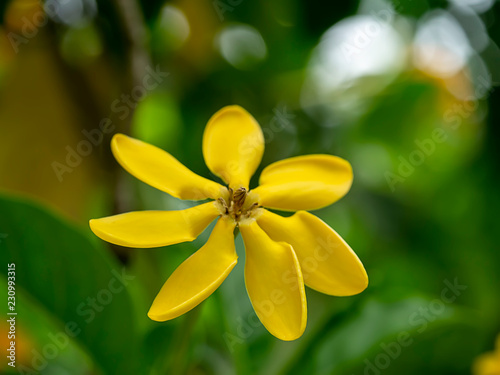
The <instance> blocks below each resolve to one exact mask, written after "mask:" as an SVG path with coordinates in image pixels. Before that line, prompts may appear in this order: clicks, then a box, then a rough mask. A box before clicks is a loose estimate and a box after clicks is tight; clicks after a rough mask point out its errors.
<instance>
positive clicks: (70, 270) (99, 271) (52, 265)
mask: <svg viewBox="0 0 500 375" xmlns="http://www.w3.org/2000/svg"><path fill="white" fill-rule="evenodd" d="M0 212H2V215H1V216H0V233H3V239H2V241H1V243H0V249H1V251H0V261H1V262H0V263H1V264H2V268H1V270H0V273H3V274H5V275H6V274H7V267H6V265H7V264H10V263H15V269H16V285H18V286H19V287H21V288H22V289H23V290H25V291H26V293H27V294H29V295H30V298H31V299H32V300H33V301H36V303H37V304H38V305H39V306H42V307H43V308H44V309H45V310H46V311H47V312H48V313H49V314H51V315H53V316H54V320H58V321H60V322H62V324H63V325H66V324H68V323H71V322H74V323H75V324H76V325H77V327H78V328H79V329H80V330H81V331H80V332H79V334H78V335H77V337H76V340H78V341H79V342H80V343H81V344H82V346H83V347H85V349H86V351H87V352H88V353H90V355H91V356H92V358H93V360H94V361H95V363H96V364H97V366H99V367H101V368H102V369H103V370H104V372H105V373H117V374H137V371H136V370H137V362H138V355H137V353H138V350H137V343H138V339H137V334H136V330H135V327H134V320H133V310H132V303H131V299H130V296H129V293H128V291H127V285H129V284H130V283H133V282H134V280H133V278H134V277H133V276H130V275H129V274H128V273H127V272H126V270H125V269H124V268H123V267H122V266H120V265H119V264H118V262H117V261H116V260H115V259H114V258H113V257H111V256H110V255H109V254H108V253H106V251H104V249H102V248H101V247H98V246H96V245H95V244H94V243H92V242H91V241H90V239H89V237H90V235H89V236H85V235H84V234H83V233H81V232H80V231H79V230H78V229H76V228H74V227H73V226H71V225H69V224H68V223H65V222H64V221H63V220H62V219H61V218H59V217H57V216H56V215H54V214H53V213H51V212H48V211H47V210H46V209H44V208H42V207H40V206H38V205H37V204H34V203H31V202H27V201H24V200H20V199H12V198H7V197H5V196H0ZM127 278H128V279H127ZM18 298H22V297H21V296H19V297H18ZM63 328H64V327H61V329H63Z"/></svg>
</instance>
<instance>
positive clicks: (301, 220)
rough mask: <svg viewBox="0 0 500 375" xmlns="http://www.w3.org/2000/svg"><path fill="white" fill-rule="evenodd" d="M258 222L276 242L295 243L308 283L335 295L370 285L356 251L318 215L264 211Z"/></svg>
mask: <svg viewBox="0 0 500 375" xmlns="http://www.w3.org/2000/svg"><path fill="white" fill-rule="evenodd" d="M257 222H258V224H259V225H260V226H261V228H262V229H263V230H264V231H265V232H266V233H267V234H268V235H269V237H271V238H272V239H273V240H274V241H284V242H287V243H289V244H290V245H292V247H293V250H294V251H295V254H297V258H298V260H299V263H300V267H301V269H302V274H303V276H304V281H305V283H306V285H307V286H309V287H311V288H313V289H315V290H317V291H319V292H322V293H325V294H330V295H334V296H351V295H354V294H358V293H361V292H362V291H363V290H365V289H366V287H367V286H368V276H367V274H366V271H365V269H364V267H363V264H362V263H361V261H360V260H359V258H358V257H357V256H356V254H355V253H354V251H352V249H351V248H350V247H349V245H348V244H347V243H346V242H345V241H344V240H343V239H342V237H340V236H339V235H338V234H337V232H335V231H334V230H333V229H332V228H330V227H329V226H328V225H327V224H326V223H325V222H324V221H322V220H320V219H319V218H317V217H316V216H314V215H312V214H310V213H308V212H305V211H299V212H297V213H295V214H294V215H293V216H290V217H286V218H285V217H281V216H279V215H276V214H274V213H272V212H269V211H267V210H264V213H263V214H262V215H261V216H260V217H259V218H258V219H257Z"/></svg>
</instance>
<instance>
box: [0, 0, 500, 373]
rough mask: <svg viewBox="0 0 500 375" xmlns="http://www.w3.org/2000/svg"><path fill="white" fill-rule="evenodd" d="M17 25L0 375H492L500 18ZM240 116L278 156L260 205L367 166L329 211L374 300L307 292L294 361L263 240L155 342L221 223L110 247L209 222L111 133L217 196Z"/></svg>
mask: <svg viewBox="0 0 500 375" xmlns="http://www.w3.org/2000/svg"><path fill="white" fill-rule="evenodd" d="M0 11H1V14H2V25H1V26H0V189H1V193H0V259H1V265H0V267H1V268H0V284H1V285H2V287H1V288H2V290H5V291H7V281H6V280H7V278H6V277H7V264H10V263H15V264H16V277H17V280H16V293H17V294H16V297H17V302H16V303H17V305H16V309H17V310H16V311H17V312H18V316H17V326H16V327H17V334H16V348H17V358H16V360H17V362H16V365H17V367H16V369H14V370H13V369H12V368H10V367H9V366H8V365H7V362H8V360H7V359H6V358H5V355H4V354H5V352H6V349H7V348H8V345H10V344H9V341H10V340H8V339H7V330H8V329H9V326H8V324H7V315H6V313H7V306H6V304H4V303H3V302H2V306H4V312H3V313H2V314H4V317H3V318H2V319H1V321H0V342H1V343H2V350H3V353H4V354H3V355H2V362H1V364H0V365H1V367H0V372H2V373H13V374H17V373H21V374H32V373H41V374H74V375H78V374H217V375H219V374H346V375H354V374H356V375H357V374H359V375H361V374H368V375H378V374H419V375H420V374H423V373H428V374H441V375H443V374H470V373H471V366H472V364H473V362H474V359H475V358H476V357H477V356H478V355H480V354H481V353H484V352H486V351H489V350H492V349H493V344H494V339H495V336H496V335H497V333H498V332H500V314H499V311H500V309H499V307H500V298H499V287H500V273H499V265H500V253H499V250H498V249H499V247H498V243H499V241H500V221H499V220H498V212H499V210H500V196H499V194H498V192H499V188H500V177H499V175H500V168H499V161H500V157H499V156H500V151H499V150H500V147H498V144H497V142H498V140H499V139H500V138H499V135H500V132H499V128H498V126H499V123H500V105H499V103H500V102H499V99H500V93H499V91H498V89H497V86H496V82H499V81H500V50H499V48H498V46H497V43H498V42H500V22H499V20H498V18H499V17H500V5H499V4H498V3H497V2H495V1H494V0H453V1H451V0H450V1H445V0H440V1H438V0H436V1H434V0H420V1H411V0H404V1H403V0H402V1H393V2H389V1H382V0H363V1H360V2H358V1H346V2H338V3H337V2H320V1H306V0H294V1H291V0H289V1H285V0H274V1H264V0H259V1H250V0H216V1H211V0H179V1H166V2H164V1H158V0H150V1H138V0H114V1H95V0H51V1H46V2H45V3H40V2H39V1H33V0H12V1H3V2H2V3H1V7H0ZM152 71H153V72H156V73H151V72H152ZM148 75H149V76H151V77H153V79H149V81H148V84H147V85H144V81H143V80H144V77H146V76H148ZM152 83H156V84H152ZM153 86H154V87H153ZM230 104H239V105H241V106H243V107H244V108H246V109H247V110H248V111H249V112H250V113H252V114H253V116H254V117H255V118H256V119H257V120H258V121H259V123H260V125H261V126H262V128H263V130H264V134H265V137H266V151H265V154H264V158H263V162H262V164H261V167H260V169H259V170H258V172H257V174H256V176H254V178H253V179H252V186H256V183H257V180H258V175H259V173H260V171H261V170H262V168H263V167H265V166H266V165H268V164H270V163H272V162H274V161H277V160H280V159H283V158H287V157H291V156H296V155H303V154H310V153H327V154H333V155H338V156H341V157H343V158H346V159H347V160H349V161H350V162H351V163H352V165H353V169H354V184H353V187H352V190H351V192H350V193H349V194H348V195H347V196H346V197H345V198H343V199H342V200H341V201H340V202H338V203H336V204H334V205H333V206H331V207H328V208H325V209H322V210H320V211H317V212H315V213H316V214H317V215H318V216H319V217H321V218H322V219H323V220H325V221H326V222H327V223H328V224H330V225H331V226H332V227H333V228H334V229H335V230H337V231H338V232H339V233H340V234H341V235H342V236H343V237H344V238H345V240H346V241H347V242H348V243H349V244H350V245H351V247H352V248H353V249H354V250H355V251H356V253H357V254H358V255H359V257H360V258H361V260H362V261H363V263H364V265H365V267H366V269H367V272H368V275H369V277H370V285H369V287H368V289H367V290H366V291H365V292H363V293H362V294H360V295H358V296H353V297H342V298H339V297H330V296H325V295H322V294H319V293H317V292H315V291H313V290H310V289H307V298H308V311H309V316H308V326H307V329H306V331H305V334H304V335H303V337H301V338H300V339H299V340H296V341H294V342H282V341H279V340H278V339H276V338H274V337H273V336H271V335H270V334H269V333H268V332H267V331H266V330H265V329H264V328H263V327H262V326H261V325H260V323H256V317H255V314H254V312H253V310H252V308H251V305H250V301H249V299H248V297H247V294H246V291H245V287H244V280H243V265H244V249H243V244H242V241H241V238H238V240H237V251H238V253H239V255H240V262H239V264H238V265H237V266H236V268H235V269H234V271H233V272H232V273H231V275H230V276H229V277H228V279H227V280H226V281H225V282H224V283H223V285H222V286H221V287H220V288H219V290H217V291H216V292H215V293H214V294H213V295H212V296H211V297H210V298H209V299H208V300H207V301H206V302H204V303H203V304H202V305H200V306H199V307H198V308H196V309H195V310H193V311H192V312H190V313H188V314H186V315H185V316H182V317H179V318H177V319H175V320H173V321H169V322H165V323H157V322H153V321H151V320H149V318H148V317H147V316H146V313H147V311H148V309H149V307H150V305H151V302H152V300H153V298H154V296H155V295H156V293H157V292H158V291H159V289H160V287H161V285H162V284H163V282H164V281H165V280H166V279H167V278H168V276H169V275H170V274H171V273H172V272H173V270H174V269H175V268H176V267H177V266H178V265H179V264H180V263H181V262H182V261H183V260H184V259H186V258H187V257H188V256H189V255H190V254H191V253H193V252H194V251H195V250H197V249H198V248H199V247H201V246H202V244H203V243H204V242H205V241H206V239H207V238H208V234H209V232H210V229H211V227H210V228H209V229H207V230H206V231H205V232H204V233H203V234H202V235H201V236H200V238H198V239H197V240H195V241H193V242H192V243H186V244H181V245H176V246H170V247H168V248H160V249H125V248H119V247H116V246H111V245H109V244H107V243H105V242H103V241H101V240H99V239H98V238H96V237H95V236H94V235H93V234H92V233H91V232H90V230H89V228H88V220H89V219H90V218H96V217H101V216H106V215H110V214H115V213H122V212H126V211H131V210H143V209H181V208H185V207H188V206H190V205H191V204H192V203H190V202H182V201H180V200H177V199H174V198H171V197H169V196H167V194H165V193H162V192H160V191H157V190H155V189H154V188H151V187H149V186H147V185H146V184H144V183H142V182H140V181H138V180H136V179H135V178H133V177H132V176H130V175H128V174H127V173H126V172H125V171H124V170H122V169H121V168H120V166H119V165H118V163H117V162H116V161H115V160H114V159H113V158H112V155H111V152H110V148H109V142H110V139H111V137H112V135H113V134H115V133H117V132H121V133H125V134H128V135H131V136H134V137H137V138H139V139H142V140H144V141H147V142H150V143H152V144H154V145H157V146H159V147H162V148H164V149H166V150H167V151H169V152H170V153H171V154H173V155H174V156H175V157H176V158H178V159H179V160H180V161H181V162H182V163H184V164H185V165H186V166H188V167H189V168H190V169H192V170H193V171H195V172H196V173H199V174H201V175H203V176H205V177H211V178H214V176H211V175H210V172H209V170H208V168H207V167H206V166H205V164H204V162H203V156H202V151H201V142H202V134H203V129H204V127H205V125H206V122H207V121H208V119H209V118H210V116H211V115H212V114H213V113H215V112H216V111H217V110H219V109H220V108H222V107H223V106H225V105H230ZM104 125H106V126H107V128H106V130H107V132H101V131H100V130H99V129H100V126H104ZM92 142H93V143H92ZM252 186H251V187H252ZM2 295H5V301H6V300H7V296H6V293H5V294H4V293H2Z"/></svg>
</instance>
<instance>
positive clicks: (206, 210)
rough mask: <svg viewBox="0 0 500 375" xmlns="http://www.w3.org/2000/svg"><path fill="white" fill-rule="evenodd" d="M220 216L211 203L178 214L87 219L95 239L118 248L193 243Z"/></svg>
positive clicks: (131, 214) (173, 212) (132, 213)
mask: <svg viewBox="0 0 500 375" xmlns="http://www.w3.org/2000/svg"><path fill="white" fill-rule="evenodd" d="M218 215H219V210H218V209H217V207H216V206H215V204H214V202H208V203H204V204H200V205H198V206H196V207H192V208H188V209H186V210H178V211H136V212H128V213H125V214H120V215H114V216H108V217H103V218H101V219H93V220H90V229H92V232H94V233H95V235H96V236H98V237H100V238H101V239H103V240H104V241H108V242H111V243H114V244H116V245H120V246H128V247H142V248H146V247H159V246H167V245H173V244H176V243H180V242H186V241H193V240H194V239H195V238H196V237H198V235H199V234H200V233H201V232H203V230H204V229H205V228H206V227H207V226H208V224H210V223H211V222H212V221H213V220H214V219H215V218H216V217H217V216H218Z"/></svg>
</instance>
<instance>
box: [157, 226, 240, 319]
mask: <svg viewBox="0 0 500 375" xmlns="http://www.w3.org/2000/svg"><path fill="white" fill-rule="evenodd" d="M234 227H235V223H234V221H232V220H228V219H219V221H218V222H217V224H216V225H215V228H214V230H213V231H212V234H211V235H210V238H209V239H208V241H207V243H206V244H205V245H204V246H203V247H202V248H201V249H200V250H198V251H197V252H196V253H194V254H193V255H191V256H190V257H189V258H188V259H186V260H185V261H184V262H183V263H182V264H181V265H180V266H179V267H177V269H176V270H175V271H174V273H172V275H171V276H170V277H169V279H168V280H167V281H166V283H165V284H164V285H163V287H162V288H161V290H160V293H158V295H157V296H156V298H155V300H154V301H153V305H152V306H151V309H150V310H149V312H148V316H149V317H150V318H151V319H153V320H156V321H159V322H163V321H165V320H169V319H174V318H177V317H178V316H179V315H182V314H184V313H186V312H188V311H189V310H191V309H193V308H194V307H196V306H197V305H198V304H200V303H201V302H203V301H204V300H205V299H206V298H207V297H208V296H210V295H211V294H212V293H213V292H214V291H215V290H216V289H217V288H218V287H219V286H220V284H222V282H223V281H224V280H225V279H226V277H227V275H229V273H230V272H231V270H232V269H233V267H234V266H235V265H236V263H237V261H238V256H237V255H236V250H235V247H234V236H233V230H234Z"/></svg>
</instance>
